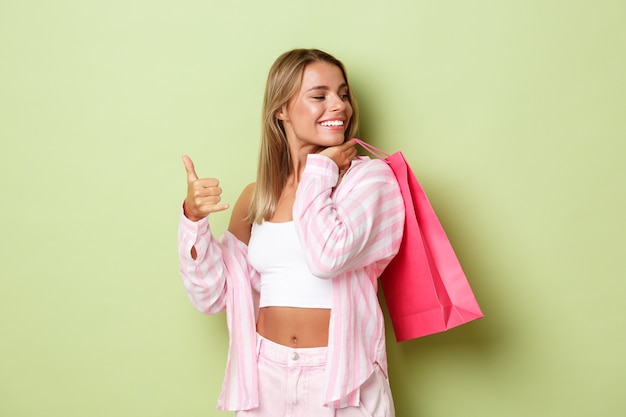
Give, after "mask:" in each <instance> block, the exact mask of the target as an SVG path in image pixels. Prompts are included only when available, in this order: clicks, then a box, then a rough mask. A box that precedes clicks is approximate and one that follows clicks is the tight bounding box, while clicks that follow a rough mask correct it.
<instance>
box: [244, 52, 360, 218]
mask: <svg viewBox="0 0 626 417" xmlns="http://www.w3.org/2000/svg"><path fill="white" fill-rule="evenodd" d="M314 62H327V63H330V64H333V65H336V66H337V67H339V69H340V70H341V72H342V74H343V78H344V79H345V81H346V85H347V86H348V101H349V102H350V104H351V106H352V111H353V113H352V118H351V119H350V122H349V123H348V126H347V127H346V134H345V139H350V138H352V137H354V136H355V135H356V133H357V130H358V111H357V104H356V100H355V98H354V95H353V93H352V90H351V89H350V84H349V83H348V75H347V72H346V69H345V67H344V65H343V63H342V62H341V61H339V60H338V59H336V58H335V57H333V56H332V55H330V54H328V53H326V52H324V51H320V50H319V49H294V50H291V51H288V52H285V53H283V54H282V55H281V56H279V57H278V58H277V59H276V61H274V64H273V65H272V67H271V69H270V71H269V74H268V76H267V83H266V85H265V97H264V100H263V112H262V116H263V121H262V124H263V125H262V133H261V146H260V149H259V161H258V167H257V181H256V187H255V190H254V194H253V196H252V201H251V203H250V208H249V211H248V217H247V221H249V222H250V223H252V222H256V223H261V222H262V221H263V220H269V219H270V218H271V217H272V215H273V214H274V210H275V209H276V205H277V204H278V199H279V198H280V195H281V193H282V191H283V188H284V186H285V183H286V182H287V178H288V177H289V175H290V174H291V171H292V169H293V167H292V163H291V154H290V152H289V144H288V142H287V135H286V134H285V129H284V127H283V125H282V121H280V120H278V119H277V117H276V114H277V112H278V111H279V110H281V109H282V108H283V106H285V105H286V104H287V102H288V101H289V99H290V98H291V97H293V95H294V94H296V93H297V92H298V90H299V89H300V85H301V82H302V74H303V72H304V69H305V68H306V66H307V65H309V64H311V63H314Z"/></svg>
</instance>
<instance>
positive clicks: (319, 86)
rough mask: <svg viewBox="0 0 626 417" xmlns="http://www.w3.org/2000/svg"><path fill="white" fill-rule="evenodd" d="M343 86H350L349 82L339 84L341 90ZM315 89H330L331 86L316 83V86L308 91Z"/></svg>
mask: <svg viewBox="0 0 626 417" xmlns="http://www.w3.org/2000/svg"><path fill="white" fill-rule="evenodd" d="M342 88H348V84H346V83H343V84H341V85H340V86H339V89H340V90H341V89H342ZM315 90H330V87H328V86H326V85H316V86H315V87H311V88H309V89H308V90H306V91H307V92H309V91H315Z"/></svg>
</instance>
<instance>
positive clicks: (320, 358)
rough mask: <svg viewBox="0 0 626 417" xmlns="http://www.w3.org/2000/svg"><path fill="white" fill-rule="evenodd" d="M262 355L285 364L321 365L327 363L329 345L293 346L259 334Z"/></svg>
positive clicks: (259, 349)
mask: <svg viewBox="0 0 626 417" xmlns="http://www.w3.org/2000/svg"><path fill="white" fill-rule="evenodd" d="M257 344H258V345H257V346H258V347H257V348H258V352H259V355H260V356H263V357H265V358H267V359H270V360H272V361H274V362H277V363H279V364H281V365H284V366H319V365H324V364H325V363H326V355H327V353H328V348H327V347H315V348H291V347H289V346H284V345H281V344H278V343H276V342H272V341H271V340H269V339H266V338H264V337H263V336H261V335H260V334H257Z"/></svg>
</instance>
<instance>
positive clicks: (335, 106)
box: [330, 94, 347, 111]
mask: <svg viewBox="0 0 626 417" xmlns="http://www.w3.org/2000/svg"><path fill="white" fill-rule="evenodd" d="M346 105H347V101H346V100H344V99H343V98H341V96H339V95H338V94H333V95H332V98H331V103H330V109H331V110H332V111H343V110H345V109H346Z"/></svg>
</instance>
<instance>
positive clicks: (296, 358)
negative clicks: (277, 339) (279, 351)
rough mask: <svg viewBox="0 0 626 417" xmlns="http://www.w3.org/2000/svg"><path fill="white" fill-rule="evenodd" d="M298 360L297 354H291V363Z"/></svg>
mask: <svg viewBox="0 0 626 417" xmlns="http://www.w3.org/2000/svg"><path fill="white" fill-rule="evenodd" d="M298 359H300V355H298V352H293V353H292V354H291V360H292V361H297V360H298Z"/></svg>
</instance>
